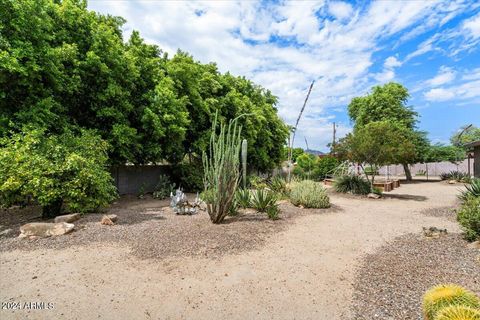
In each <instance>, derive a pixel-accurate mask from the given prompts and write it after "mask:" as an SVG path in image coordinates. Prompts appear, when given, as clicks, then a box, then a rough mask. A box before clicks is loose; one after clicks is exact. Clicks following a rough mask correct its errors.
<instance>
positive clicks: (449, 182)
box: [448, 180, 457, 184]
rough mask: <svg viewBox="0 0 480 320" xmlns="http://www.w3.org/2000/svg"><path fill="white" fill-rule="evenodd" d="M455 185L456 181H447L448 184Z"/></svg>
mask: <svg viewBox="0 0 480 320" xmlns="http://www.w3.org/2000/svg"><path fill="white" fill-rule="evenodd" d="M455 183H457V181H455V180H448V184H455Z"/></svg>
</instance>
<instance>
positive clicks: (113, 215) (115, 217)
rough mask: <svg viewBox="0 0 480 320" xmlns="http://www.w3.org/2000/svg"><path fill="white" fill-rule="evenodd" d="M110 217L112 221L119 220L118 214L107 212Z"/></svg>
mask: <svg viewBox="0 0 480 320" xmlns="http://www.w3.org/2000/svg"><path fill="white" fill-rule="evenodd" d="M107 217H108V219H110V220H112V222H117V220H118V216H117V215H116V214H107Z"/></svg>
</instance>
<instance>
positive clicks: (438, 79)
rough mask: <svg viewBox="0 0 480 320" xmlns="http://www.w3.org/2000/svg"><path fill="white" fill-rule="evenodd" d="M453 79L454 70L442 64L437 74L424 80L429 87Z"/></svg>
mask: <svg viewBox="0 0 480 320" xmlns="http://www.w3.org/2000/svg"><path fill="white" fill-rule="evenodd" d="M454 79H455V71H454V70H453V69H452V68H449V67H445V66H442V67H440V70H439V72H438V74H437V75H436V76H435V77H433V78H432V79H429V80H427V81H426V84H427V85H428V86H431V87H438V86H441V85H444V84H447V83H449V82H452V81H453V80H454Z"/></svg>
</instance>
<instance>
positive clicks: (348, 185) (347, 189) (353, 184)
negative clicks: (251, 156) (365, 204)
mask: <svg viewBox="0 0 480 320" xmlns="http://www.w3.org/2000/svg"><path fill="white" fill-rule="evenodd" d="M334 187H335V191H337V192H341V193H353V194H368V193H370V191H371V186H370V183H369V182H368V181H367V180H365V179H364V178H363V177H361V176H357V175H351V174H347V175H344V176H340V177H337V178H336V179H335V182H334Z"/></svg>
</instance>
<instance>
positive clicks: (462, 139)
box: [450, 125, 480, 147]
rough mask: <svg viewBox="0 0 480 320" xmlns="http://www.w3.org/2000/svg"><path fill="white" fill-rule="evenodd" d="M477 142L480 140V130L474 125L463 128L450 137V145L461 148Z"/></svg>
mask: <svg viewBox="0 0 480 320" xmlns="http://www.w3.org/2000/svg"><path fill="white" fill-rule="evenodd" d="M477 140H480V128H478V127H476V126H474V125H470V126H469V125H466V126H462V127H461V128H460V129H459V130H458V131H457V132H455V133H454V134H453V135H452V136H451V137H450V143H451V144H452V145H454V146H459V147H462V146H463V145H465V144H467V143H470V142H473V141H477Z"/></svg>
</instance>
